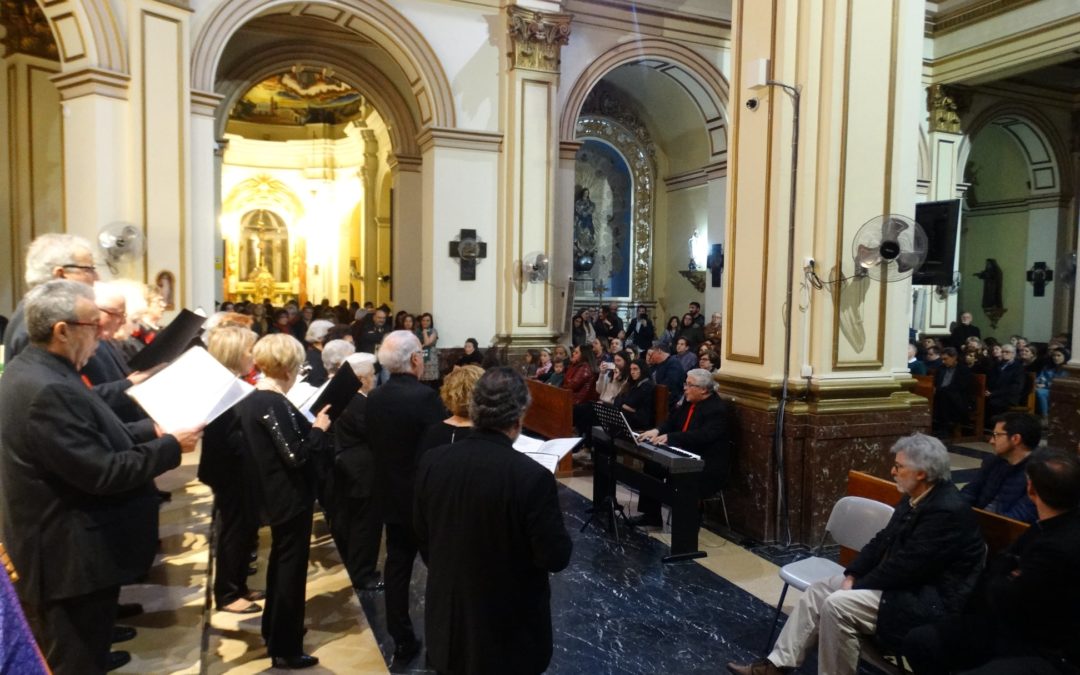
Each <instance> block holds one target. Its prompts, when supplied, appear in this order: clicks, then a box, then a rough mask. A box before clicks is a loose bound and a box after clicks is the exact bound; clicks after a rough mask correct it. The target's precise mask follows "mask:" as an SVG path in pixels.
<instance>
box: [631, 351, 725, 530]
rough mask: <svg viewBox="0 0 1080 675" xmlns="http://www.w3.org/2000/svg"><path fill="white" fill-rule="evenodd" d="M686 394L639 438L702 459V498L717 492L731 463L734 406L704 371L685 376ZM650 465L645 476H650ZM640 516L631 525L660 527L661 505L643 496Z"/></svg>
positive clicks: (695, 370)
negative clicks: (720, 393) (666, 415)
mask: <svg viewBox="0 0 1080 675" xmlns="http://www.w3.org/2000/svg"><path fill="white" fill-rule="evenodd" d="M683 393H684V394H685V397H684V400H683V403H682V405H680V406H679V407H678V408H676V409H675V410H674V411H672V414H671V416H669V417H668V419H667V420H665V421H664V422H662V423H661V424H660V426H659V427H657V428H656V429H649V430H648V431H646V432H645V433H643V434H641V436H640V437H639V438H638V440H640V441H647V442H649V443H655V444H657V445H669V446H673V447H676V448H679V449H680V450H686V451H687V452H692V453H694V454H695V455H699V456H700V457H701V459H703V460H704V461H705V471H703V472H702V474H701V489H700V492H699V493H698V494H700V495H701V496H703V497H706V496H708V495H711V494H712V493H714V492H716V491H717V490H718V489H719V488H720V486H721V482H722V480H723V478H724V476H726V475H727V467H728V464H729V463H730V461H731V457H730V454H731V453H730V446H731V442H730V440H731V427H730V424H731V422H730V419H731V406H730V405H728V403H727V402H725V401H723V400H721V398H720V397H719V396H718V395H717V394H716V384H715V383H714V382H713V379H712V374H711V373H709V371H707V370H705V369H703V368H694V369H693V370H691V371H690V372H688V373H686V383H685V384H684V385H683ZM649 469H650V467H649V465H648V464H646V466H645V471H646V473H650V470H649ZM638 511H640V514H639V515H637V516H634V517H633V518H631V519H630V522H631V524H634V525H645V526H655V527H659V526H661V525H663V519H662V518H661V516H660V502H658V501H656V500H654V499H651V498H649V497H647V496H645V495H641V498H640V500H639V501H638Z"/></svg>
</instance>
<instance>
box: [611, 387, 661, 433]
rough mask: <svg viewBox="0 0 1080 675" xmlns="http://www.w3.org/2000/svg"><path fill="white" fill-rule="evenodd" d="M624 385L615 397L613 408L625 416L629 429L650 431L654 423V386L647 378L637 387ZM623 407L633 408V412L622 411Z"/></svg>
mask: <svg viewBox="0 0 1080 675" xmlns="http://www.w3.org/2000/svg"><path fill="white" fill-rule="evenodd" d="M626 384H627V386H626V388H625V389H623V391H622V393H621V394H619V395H618V396H616V397H615V407H616V408H618V409H619V410H621V411H622V413H623V414H624V415H626V421H627V422H629V423H630V428H631V429H633V430H635V431H643V430H645V429H652V428H653V425H654V424H655V423H656V385H655V384H653V382H652V380H650V379H647V378H646V379H644V380H642V381H641V382H639V383H638V384H637V385H631V383H630V382H629V381H628V382H627V383H626ZM624 405H626V406H629V407H631V408H633V409H634V412H630V411H628V410H623V406H624Z"/></svg>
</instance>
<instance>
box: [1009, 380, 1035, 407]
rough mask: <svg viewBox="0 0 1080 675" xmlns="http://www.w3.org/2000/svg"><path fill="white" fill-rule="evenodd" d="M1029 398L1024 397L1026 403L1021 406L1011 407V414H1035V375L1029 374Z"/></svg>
mask: <svg viewBox="0 0 1080 675" xmlns="http://www.w3.org/2000/svg"><path fill="white" fill-rule="evenodd" d="M1026 391H1027V396H1025V397H1024V402H1023V403H1021V404H1020V405H1013V406H1009V412H1026V413H1027V414H1029V415H1034V414H1035V373H1028V374H1027V390H1026Z"/></svg>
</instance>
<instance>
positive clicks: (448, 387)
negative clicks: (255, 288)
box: [420, 365, 484, 450]
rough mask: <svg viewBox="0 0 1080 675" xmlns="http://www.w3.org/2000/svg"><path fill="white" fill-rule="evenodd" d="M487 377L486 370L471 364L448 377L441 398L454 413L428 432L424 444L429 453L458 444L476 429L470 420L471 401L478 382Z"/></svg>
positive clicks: (422, 442)
mask: <svg viewBox="0 0 1080 675" xmlns="http://www.w3.org/2000/svg"><path fill="white" fill-rule="evenodd" d="M483 375H484V369H483V368H481V367H480V366H477V365H467V366H460V367H458V368H455V369H454V370H453V371H452V372H451V373H450V374H448V375H447V376H446V378H445V379H444V380H443V386H442V389H440V390H439V398H441V399H442V402H443V405H445V406H446V409H447V410H449V411H450V417H447V418H446V419H444V420H443V421H442V422H439V423H438V424H435V425H432V426H431V428H429V429H428V432H427V434H426V435H425V436H424V438H423V440H421V441H420V447H421V448H422V449H424V450H427V449H428V448H434V447H438V446H440V445H446V444H447V443H456V442H457V441H460V440H461V439H463V438H466V437H467V436H468V435H469V433H470V431H471V429H472V420H471V419H469V401H471V400H472V392H473V388H474V387H475V386H476V382H477V381H478V380H479V379H480V378H481V377H482V376H483Z"/></svg>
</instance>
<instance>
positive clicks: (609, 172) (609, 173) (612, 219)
mask: <svg viewBox="0 0 1080 675" xmlns="http://www.w3.org/2000/svg"><path fill="white" fill-rule="evenodd" d="M633 197H634V185H633V178H632V177H631V174H630V167H629V166H628V165H627V163H626V160H625V159H624V158H623V156H622V155H621V154H620V153H619V152H618V151H617V150H615V149H614V148H613V147H611V146H610V145H608V144H607V143H604V142H601V141H598V140H593V139H586V140H585V141H584V143H583V144H582V146H581V149H580V150H579V151H578V153H577V158H576V170H575V185H574V260H575V261H576V262H577V261H584V260H585V259H587V258H591V259H592V266H591V268H589V269H583V268H584V267H586V265H581V264H578V266H577V268H576V270H575V271H576V277H577V279H578V281H579V285H578V288H579V289H580V293H584V294H588V295H593V294H595V293H596V292H597V290H599V289H600V288H603V289H604V291H603V292H604V294H605V295H608V296H611V297H629V296H630V295H631V292H632V288H631V270H632V258H631V251H632V250H633V249H632V247H633V243H634V242H633V239H634V227H633V220H632V215H633V208H634V203H633V202H634V199H633ZM582 281H584V283H581V282H582Z"/></svg>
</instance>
